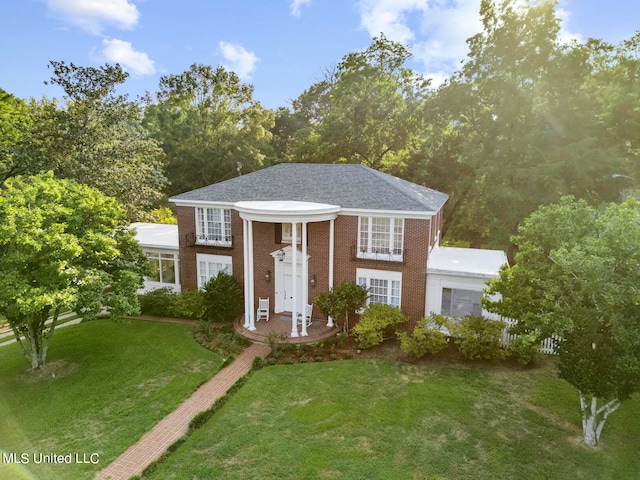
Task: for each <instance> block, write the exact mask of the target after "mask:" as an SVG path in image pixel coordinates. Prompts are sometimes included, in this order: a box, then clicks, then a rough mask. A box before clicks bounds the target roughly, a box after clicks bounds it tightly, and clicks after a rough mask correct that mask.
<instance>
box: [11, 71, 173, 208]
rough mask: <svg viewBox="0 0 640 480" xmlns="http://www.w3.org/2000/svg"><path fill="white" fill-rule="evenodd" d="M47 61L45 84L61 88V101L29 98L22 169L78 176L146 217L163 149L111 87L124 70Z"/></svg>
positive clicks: (137, 108) (157, 191)
mask: <svg viewBox="0 0 640 480" xmlns="http://www.w3.org/2000/svg"><path fill="white" fill-rule="evenodd" d="M50 65H51V67H52V68H53V71H54V76H53V77H52V78H51V81H50V83H51V84H53V85H59V86H61V87H62V88H63V89H64V91H65V93H66V97H65V102H64V104H62V105H60V104H59V103H58V102H57V101H55V100H49V99H47V98H43V99H42V100H40V101H35V100H32V101H31V103H30V104H29V117H30V120H31V123H30V128H29V129H28V131H27V132H26V135H25V136H24V139H23V142H22V145H21V149H20V155H21V157H22V158H23V159H25V160H24V162H23V163H25V164H28V165H29V167H28V168H27V169H26V170H25V171H24V172H22V173H26V174H36V173H40V172H43V171H48V170H51V171H53V172H54V173H55V175H56V176H57V177H59V178H72V179H75V180H77V181H78V182H80V183H82V184H85V185H89V186H92V187H96V188H98V189H99V190H100V191H101V192H103V193H104V194H106V195H109V196H113V197H115V198H117V199H118V200H119V202H120V203H121V205H122V206H123V207H124V208H125V210H126V211H127V213H128V215H129V218H130V219H132V220H140V219H143V218H144V212H145V211H147V210H149V209H151V208H152V207H153V206H154V205H155V204H156V203H157V202H158V201H159V199H160V196H161V191H162V189H163V187H164V184H165V181H166V178H165V176H164V174H163V171H162V157H163V152H162V150H161V148H160V146H159V144H158V142H157V141H155V140H153V139H152V138H150V136H149V135H148V133H147V132H146V130H145V129H144V128H142V125H141V119H142V106H141V105H139V104H137V103H135V102H131V101H129V100H128V99H127V97H126V96H123V95H118V94H117V93H116V90H115V89H116V87H117V86H118V85H120V84H121V83H123V82H124V81H125V79H126V78H127V74H126V73H125V72H123V71H122V68H121V67H120V66H119V65H115V66H111V65H105V66H103V67H100V68H93V67H79V66H76V65H74V64H73V63H71V64H69V65H67V64H66V63H65V62H55V61H53V62H51V64H50Z"/></svg>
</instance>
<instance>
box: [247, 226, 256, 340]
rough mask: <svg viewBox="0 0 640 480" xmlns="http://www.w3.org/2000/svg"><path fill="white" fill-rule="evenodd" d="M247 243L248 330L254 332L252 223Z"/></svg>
mask: <svg viewBox="0 0 640 480" xmlns="http://www.w3.org/2000/svg"><path fill="white" fill-rule="evenodd" d="M248 227H249V228H248V237H249V239H248V243H249V252H248V257H249V282H248V283H249V330H251V331H254V330H255V329H256V317H255V310H254V307H255V298H254V295H255V279H254V268H253V221H252V220H249V222H248Z"/></svg>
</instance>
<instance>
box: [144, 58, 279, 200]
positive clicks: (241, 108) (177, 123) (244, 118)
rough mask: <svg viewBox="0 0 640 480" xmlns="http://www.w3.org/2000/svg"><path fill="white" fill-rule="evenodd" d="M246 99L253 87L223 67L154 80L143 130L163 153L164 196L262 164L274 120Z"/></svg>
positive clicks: (197, 67)
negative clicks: (166, 186) (152, 100)
mask: <svg viewBox="0 0 640 480" xmlns="http://www.w3.org/2000/svg"><path fill="white" fill-rule="evenodd" d="M252 96H253V87H252V86H250V85H247V84H244V83H241V82H240V79H239V78H238V76H237V75H236V74H235V73H233V72H228V71H226V70H225V69H224V68H223V67H218V68H216V69H213V68H211V67H210V66H207V65H197V64H193V65H191V67H190V68H189V70H187V71H185V72H183V73H181V74H179V75H166V76H164V77H162V78H161V79H160V91H159V92H158V95H157V97H158V103H157V104H155V105H151V106H149V108H147V111H146V112H145V126H146V127H147V128H148V129H149V130H150V131H151V132H152V133H153V136H154V138H156V139H157V140H158V141H160V142H161V143H162V146H163V149H164V151H165V153H166V156H167V161H166V172H167V176H168V177H169V179H170V181H171V186H170V188H169V190H168V193H169V194H177V193H182V192H184V191H187V190H192V189H194V188H199V187H203V186H206V185H209V184H211V183H216V182H218V181H221V180H224V179H227V178H229V177H230V176H232V175H236V174H237V171H238V170H239V169H241V172H243V171H244V172H251V171H253V170H257V169H259V168H261V167H262V166H263V165H264V164H265V161H266V159H267V158H268V157H270V156H271V153H270V152H271V145H270V139H271V132H270V129H271V128H272V127H273V118H274V115H273V112H271V111H270V110H267V109H265V108H263V107H262V106H261V105H260V103H259V102H257V101H255V100H253V98H252Z"/></svg>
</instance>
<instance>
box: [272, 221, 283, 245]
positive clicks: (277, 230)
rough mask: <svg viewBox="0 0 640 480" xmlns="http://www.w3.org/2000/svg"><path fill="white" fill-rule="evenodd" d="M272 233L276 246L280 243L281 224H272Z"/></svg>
mask: <svg viewBox="0 0 640 480" xmlns="http://www.w3.org/2000/svg"><path fill="white" fill-rule="evenodd" d="M273 232H274V238H275V243H277V244H279V243H282V224H281V223H274V224H273Z"/></svg>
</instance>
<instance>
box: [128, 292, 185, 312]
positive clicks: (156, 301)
mask: <svg viewBox="0 0 640 480" xmlns="http://www.w3.org/2000/svg"><path fill="white" fill-rule="evenodd" d="M177 297H178V295H177V294H176V293H175V292H174V291H173V290H172V289H171V288H168V287H165V288H158V289H156V290H151V291H150V292H147V293H143V294H141V295H138V300H139V302H140V310H141V313H142V315H153V316H155V317H166V316H167V315H170V313H168V312H171V311H172V309H173V306H174V304H175V302H176V298H177Z"/></svg>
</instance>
